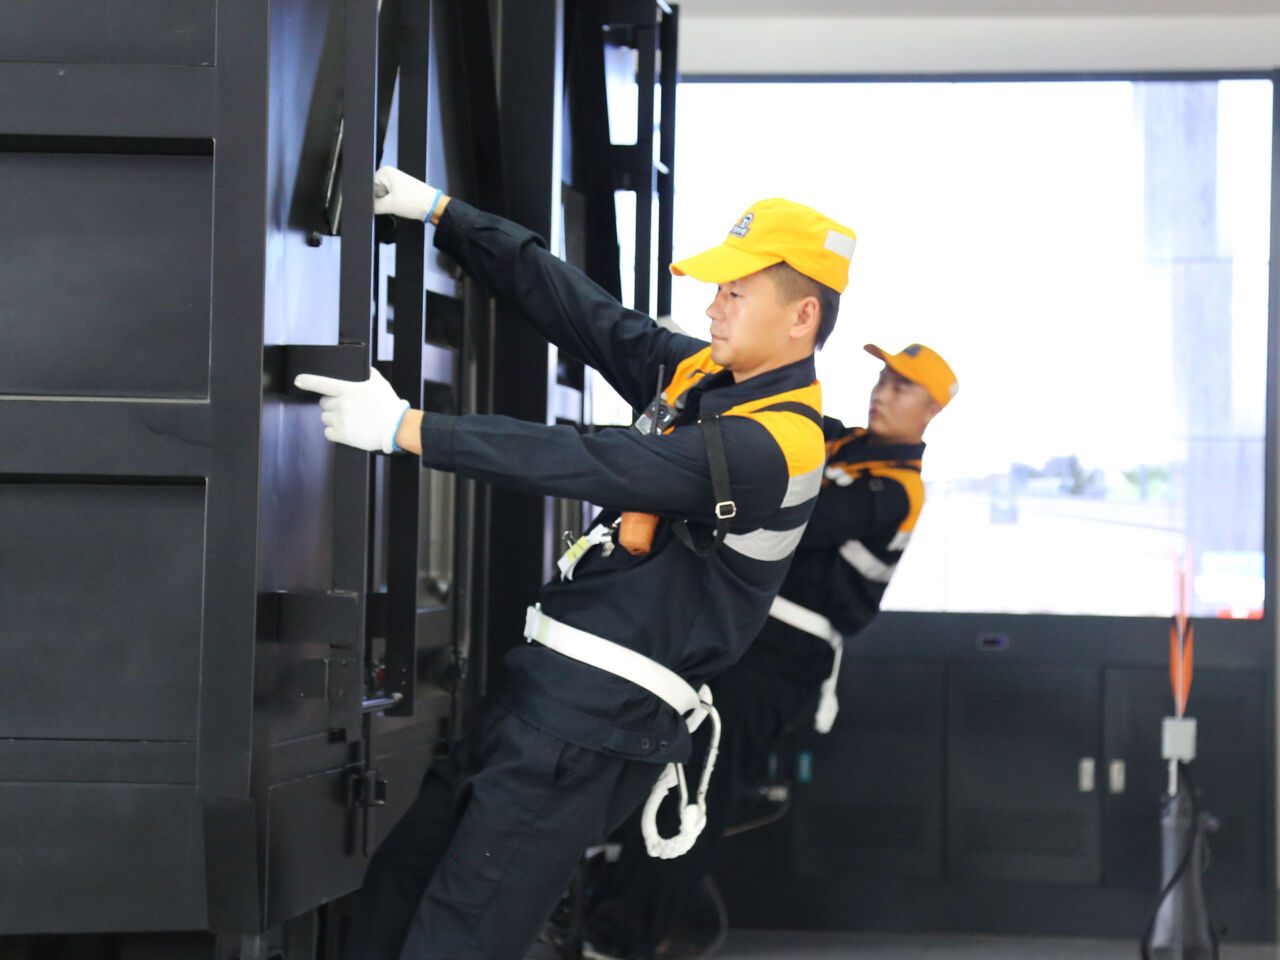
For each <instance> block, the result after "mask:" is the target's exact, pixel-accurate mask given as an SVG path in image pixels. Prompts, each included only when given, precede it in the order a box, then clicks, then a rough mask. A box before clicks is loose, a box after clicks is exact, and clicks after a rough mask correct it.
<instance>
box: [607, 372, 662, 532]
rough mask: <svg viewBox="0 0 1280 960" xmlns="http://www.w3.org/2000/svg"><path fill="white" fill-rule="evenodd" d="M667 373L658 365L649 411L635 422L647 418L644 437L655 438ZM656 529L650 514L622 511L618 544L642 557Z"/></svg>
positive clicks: (655, 519) (655, 517)
mask: <svg viewBox="0 0 1280 960" xmlns="http://www.w3.org/2000/svg"><path fill="white" fill-rule="evenodd" d="M666 372H667V368H666V365H665V364H658V389H657V391H656V392H655V393H654V395H653V403H651V404H649V409H647V410H646V411H645V412H644V413H642V414H641V415H640V419H639V420H637V421H636V424H637V425H639V424H640V422H641V421H642V420H644V418H645V417H648V418H649V422H648V423H647V424H646V426H647V428H648V430H647V432H646V431H645V430H643V429H642V430H641V433H644V434H645V436H650V437H652V436H656V435H657V434H658V431H659V429H660V428H659V425H658V421H659V420H660V419H661V414H662V381H663V379H664V375H665V374H666ZM657 529H658V517H657V515H656V514H652V513H637V512H636V511H634V510H624V511H623V513H622V522H621V523H620V524H619V525H618V543H619V544H620V545H621V546H622V547H624V548H625V549H626V551H627V553H630V554H631V555H633V556H637V557H640V556H643V555H644V554H646V553H648V552H649V551H650V550H651V549H652V548H653V535H654V533H655V532H657Z"/></svg>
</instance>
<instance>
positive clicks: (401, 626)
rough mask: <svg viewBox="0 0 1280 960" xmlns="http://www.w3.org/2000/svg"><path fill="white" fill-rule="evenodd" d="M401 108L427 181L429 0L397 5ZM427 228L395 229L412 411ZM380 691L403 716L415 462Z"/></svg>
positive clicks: (414, 592) (414, 639) (408, 476)
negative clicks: (383, 683) (393, 701)
mask: <svg viewBox="0 0 1280 960" xmlns="http://www.w3.org/2000/svg"><path fill="white" fill-rule="evenodd" d="M398 33H399V37H398V39H399V45H400V110H399V117H398V122H399V135H398V140H397V164H398V166H399V167H400V169H401V170H403V171H404V172H405V173H408V174H410V175H411V176H414V177H417V178H418V179H419V180H424V181H425V180H426V179H427V115H428V110H429V104H428V100H427V98H428V94H429V89H430V65H431V63H430V49H431V4H430V0H402V3H401V8H400V22H399V25H398ZM425 234H426V228H425V225H424V224H422V223H418V222H416V221H411V220H400V221H398V223H397V224H396V245H395V250H396V285H395V317H396V328H395V346H394V352H393V354H392V366H391V385H392V386H393V387H395V390H396V392H397V393H398V394H399V395H400V396H401V397H403V398H404V399H406V400H408V401H409V404H410V405H411V406H412V407H414V408H415V409H421V408H422V348H423V326H424V322H425V301H426V293H425V282H426V269H425V268H426V262H425V257H426V246H425V243H426V241H425ZM388 470H389V477H388V487H389V489H388V509H389V511H390V518H391V522H390V529H389V533H388V536H387V637H386V668H387V677H386V689H387V692H388V693H391V694H396V693H399V694H400V695H401V700H400V703H399V705H398V706H397V707H396V708H395V709H394V710H391V711H389V712H391V713H395V714H404V715H409V714H412V713H413V708H414V688H415V686H416V678H417V649H418V559H419V543H420V541H421V529H420V511H419V499H420V497H421V489H422V465H421V461H420V460H419V459H418V458H417V457H412V456H398V457H393V458H392V459H391V462H390V464H389V465H388Z"/></svg>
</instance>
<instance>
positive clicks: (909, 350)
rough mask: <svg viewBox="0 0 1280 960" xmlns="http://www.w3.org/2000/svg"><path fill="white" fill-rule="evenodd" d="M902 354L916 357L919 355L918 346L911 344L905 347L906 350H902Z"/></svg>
mask: <svg viewBox="0 0 1280 960" xmlns="http://www.w3.org/2000/svg"><path fill="white" fill-rule="evenodd" d="M902 352H903V353H905V354H906V355H907V356H908V357H914V356H917V355H919V353H920V344H918V343H913V344H912V345H911V346H909V347H907V349H905V350H903V351H902Z"/></svg>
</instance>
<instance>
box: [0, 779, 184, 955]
mask: <svg viewBox="0 0 1280 960" xmlns="http://www.w3.org/2000/svg"><path fill="white" fill-rule="evenodd" d="M202 835H203V831H202V829H201V811H200V805H199V802H198V800H197V799H196V796H195V793H194V792H193V791H192V790H191V788H190V787H165V786H135V785H119V784H66V783H58V784H42V783H5V784H0V850H4V852H5V853H4V856H3V857H0V890H3V891H4V896H3V897H0V931H3V932H4V933H40V932H45V931H51V930H53V931H58V932H62V933H81V932H107V931H113V930H196V929H201V928H203V927H204V924H205V890H204V858H203V850H202V847H203V843H202ZM37 837H38V838H39V842H38V843H33V842H32V838H37ZM139 850H146V851H147V855H146V856H145V857H144V856H139V855H138V851H139Z"/></svg>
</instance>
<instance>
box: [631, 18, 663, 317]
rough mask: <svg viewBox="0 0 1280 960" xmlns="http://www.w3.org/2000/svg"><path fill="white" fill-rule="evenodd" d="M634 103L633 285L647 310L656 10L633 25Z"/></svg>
mask: <svg viewBox="0 0 1280 960" xmlns="http://www.w3.org/2000/svg"><path fill="white" fill-rule="evenodd" d="M635 38H636V40H635V43H636V51H637V57H636V83H637V85H638V88H639V89H638V91H637V92H638V97H637V101H636V102H637V106H636V148H635V153H634V154H633V158H634V162H635V176H636V180H635V191H636V286H635V296H634V298H633V299H634V306H635V309H637V310H639V311H640V312H641V313H648V312H649V303H650V299H651V298H650V296H649V291H650V288H651V285H652V284H651V280H650V270H651V269H652V266H651V262H652V257H653V195H654V190H655V187H656V182H655V177H656V174H657V169H656V168H655V167H654V163H653V160H654V156H653V107H654V95H653V87H654V81H655V80H656V79H657V75H658V72H657V71H658V24H657V16H656V11H655V13H654V15H653V17H652V19H651V20H650V21H649V22H647V23H643V24H637V25H636V27H635Z"/></svg>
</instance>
